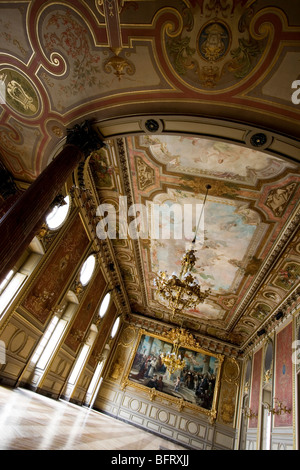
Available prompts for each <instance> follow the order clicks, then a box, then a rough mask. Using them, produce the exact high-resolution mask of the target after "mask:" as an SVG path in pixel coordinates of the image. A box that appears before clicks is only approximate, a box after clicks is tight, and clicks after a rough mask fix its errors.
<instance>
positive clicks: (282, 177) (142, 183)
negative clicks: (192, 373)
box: [93, 136, 300, 342]
mask: <svg viewBox="0 0 300 470" xmlns="http://www.w3.org/2000/svg"><path fill="white" fill-rule="evenodd" d="M191 146H192V147H193V150H194V149H195V150H194V153H193V154H192V153H191ZM197 149H200V150H201V151H200V152H199V155H200V156H203V162H202V161H201V159H200V158H197ZM203 149H204V152H202V150H203ZM231 149H232V152H230V150H231ZM119 150H120V149H119ZM205 150H207V153H208V154H212V155H213V157H214V155H216V158H215V159H213V160H212V162H210V163H209V164H208V163H207V160H206V152H205ZM123 151H124V152H125V155H126V159H127V161H128V168H127V170H126V167H123V169H122V174H123V177H124V172H125V171H127V172H128V178H129V179H130V180H131V188H132V189H131V192H130V194H129V192H128V190H127V191H126V188H125V186H121V187H120V192H119V191H118V189H117V185H115V186H114V190H113V191H111V188H112V185H111V183H110V182H109V180H107V179H105V178H102V181H103V185H102V187H101V185H99V186H98V191H99V196H100V198H101V200H102V201H104V200H105V202H112V201H113V200H114V201H115V205H116V207H118V197H119V195H128V196H129V200H130V201H131V202H132V203H135V204H142V205H143V206H145V207H146V208H147V228H148V231H147V234H148V236H143V237H140V239H139V240H138V241H132V240H129V239H128V240H116V241H115V249H116V252H117V257H118V260H119V263H120V266H121V269H122V272H123V274H124V279H125V283H126V285H127V289H128V294H129V299H130V302H131V305H132V308H133V311H135V312H137V313H141V314H147V315H150V316H154V317H155V318H160V319H164V320H169V319H170V316H171V315H170V313H171V312H170V310H168V309H167V308H165V307H163V306H162V305H161V303H160V302H159V299H158V298H157V296H156V289H155V286H154V283H153V281H154V279H155V277H156V275H157V273H158V272H159V271H160V270H162V271H164V270H166V271H167V272H168V273H169V274H172V273H173V272H176V273H177V274H179V271H180V261H181V258H182V255H183V253H184V252H185V250H186V249H187V248H189V247H191V246H192V240H193V236H194V230H195V225H197V220H198V219H197V217H196V215H197V214H196V208H197V204H199V205H201V204H202V203H203V200H204V195H205V186H206V182H208V183H209V184H210V185H211V189H210V191H209V194H208V198H207V201H206V204H205V210H204V220H203V224H202V226H201V227H200V233H199V237H197V241H196V243H195V245H194V247H195V249H196V250H197V252H196V253H197V254H196V257H197V261H196V265H195V268H194V272H193V274H195V276H196V278H197V279H198V281H199V283H200V284H201V285H202V286H203V289H204V290H206V289H207V288H210V289H211V294H210V296H209V297H208V298H207V299H206V300H205V301H204V303H203V304H199V305H198V306H197V307H196V308H194V309H193V310H190V311H185V312H184V315H182V316H181V317H180V316H178V318H177V321H178V322H179V323H180V322H181V321H184V322H187V323H188V324H190V325H193V326H194V328H195V325H196V328H197V329H200V330H201V331H205V332H207V330H208V329H210V330H212V329H214V331H215V334H217V335H218V334H219V335H220V336H221V337H223V338H225V337H226V338H227V339H228V338H234V339H235V340H236V341H241V342H242V341H243V340H245V339H246V337H248V336H249V332H250V331H252V330H253V328H256V327H257V326H258V325H259V322H260V321H262V320H263V319H265V318H266V317H267V315H268V314H270V313H271V311H273V309H274V306H275V305H276V300H275V299H277V301H278V300H279V299H281V298H282V295H283V291H281V292H280V293H278V289H277V288H279V285H281V284H280V282H279V283H278V282H277V284H276V285H277V287H275V285H274V286H273V289H272V292H273V293H272V292H270V293H269V297H268V296H264V299H263V301H262V302H261V303H259V306H258V307H255V308H253V312H252V313H251V320H249V325H251V327H249V325H248V326H247V327H244V328H242V327H241V324H240V322H239V320H240V318H241V315H242V314H241V311H240V309H241V304H242V302H243V299H244V297H245V296H246V295H247V293H248V292H249V289H250V288H251V286H252V285H254V284H255V282H256V281H258V279H260V276H261V275H263V276H264V277H265V274H264V273H263V271H264V264H265V259H266V257H268V256H271V257H272V252H273V251H274V254H273V256H274V257H275V256H276V253H277V252H276V250H275V247H276V244H277V243H278V240H279V239H280V237H282V236H283V233H284V230H285V227H286V226H287V223H288V221H289V219H290V218H291V213H295V212H297V208H298V206H299V197H300V187H299V182H300V174H299V166H297V165H295V164H292V163H290V162H283V161H279V159H277V158H275V157H270V156H269V155H267V154H263V153H260V152H257V151H255V150H250V149H244V148H238V147H236V146H233V145H227V144H226V145H221V144H220V143H219V142H216V141H212V140H210V141H205V140H203V139H200V138H196V137H194V138H193V139H191V138H182V137H178V136H157V137H155V136H141V137H135V138H133V137H132V138H127V139H126V144H124V148H123ZM102 152H103V153H104V151H102ZM119 155H122V152H120V154H119ZM103 158H104V157H102V159H103ZM110 158H111V157H109V156H108V155H107V161H106V168H107V170H106V172H107V173H108V174H109V178H110V179H114V178H115V177H116V175H114V173H115V169H114V166H113V164H111V163H108V162H109V159H110ZM231 159H235V160H236V161H237V165H236V167H233V166H232V164H231ZM195 160H197V163H198V164H197V165H196V166H195V163H194V161H195ZM218 160H220V161H222V163H221V164H222V165H223V171H222V172H220V171H219V172H217V176H216V175H215V165H216V162H217V161H218ZM226 160H227V167H226ZM174 162H175V167H176V165H177V164H178V166H180V168H181V169H180V171H178V167H176V170H175V171H173V170H174V168H173V166H174ZM251 164H252V165H251ZM93 165H94V163H93ZM252 166H253V167H252ZM120 167H122V162H121V161H120V162H119V164H118V166H117V168H120ZM183 168H184V171H185V172H184V171H183ZM194 168H196V170H197V171H194ZM226 168H227V171H226ZM232 168H234V173H233V172H232ZM116 171H117V172H118V171H119V170H116ZM191 172H192V173H193V178H192V179H191V176H190V173H191ZM195 173H196V175H195ZM186 175H187V176H186ZM98 181H99V180H98ZM104 181H107V183H104ZM123 181H124V180H123ZM105 184H107V185H108V186H107V190H106V189H105ZM109 189H110V190H109ZM116 193H117V194H116ZM174 205H177V206H178V207H179V208H180V212H179V218H178V217H177V215H178V213H177V215H176V212H170V210H169V209H170V208H172V207H173V208H174ZM185 205H187V206H186V208H187V209H186V210H187V212H186V214H188V215H190V214H191V213H194V222H193V223H192V225H189V227H192V228H191V229H189V230H186V231H185V230H184V229H183V227H182V226H180V232H176V224H179V225H180V224H182V219H181V218H180V216H183V217H184V214H185ZM198 214H199V211H198ZM159 217H160V219H159V220H158V218H159ZM201 230H203V231H202V232H201ZM176 233H177V234H179V236H178V237H177V235H176ZM181 235H182V236H181ZM121 242H122V243H121ZM134 244H138V248H136V247H134ZM296 259H297V255H296V258H295V260H296ZM133 260H134V264H133ZM296 264H297V263H296ZM294 268H295V270H296V271H294V272H293V276H294V279H295V282H297V280H298V279H299V273H298V268H296V265H295V266H294ZM290 269H292V268H290ZM262 273H263V274H262ZM291 286H292V287H293V286H294V283H293V282H292V283H291ZM274 288H275V290H277V293H275V291H274ZM281 288H282V289H283V285H281ZM274 301H275V303H274ZM277 305H278V303H277ZM260 309H261V310H260ZM243 313H244V312H243ZM232 323H235V324H237V325H239V326H238V327H237V329H236V330H234V329H232V326H231V325H232ZM224 330H225V331H227V333H224Z"/></svg>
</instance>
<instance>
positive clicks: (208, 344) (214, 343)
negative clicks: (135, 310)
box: [126, 314, 239, 358]
mask: <svg viewBox="0 0 300 470" xmlns="http://www.w3.org/2000/svg"><path fill="white" fill-rule="evenodd" d="M126 322H127V323H128V324H129V325H131V326H134V327H135V328H138V329H145V330H147V331H149V332H151V333H155V334H157V335H160V336H165V337H168V335H170V334H172V333H171V332H172V328H171V326H170V324H169V323H164V322H162V321H159V320H152V319H150V318H149V317H148V318H146V317H142V316H140V315H137V314H130V315H127V317H126ZM192 337H193V338H194V340H195V343H197V347H200V348H201V349H204V350H206V351H209V352H211V353H214V354H223V355H224V356H230V357H236V358H238V357H239V348H238V347H237V346H233V345H232V344H229V343H226V342H224V341H218V340H217V339H215V338H210V337H208V336H206V335H198V334H195V333H194V332H193V335H192Z"/></svg>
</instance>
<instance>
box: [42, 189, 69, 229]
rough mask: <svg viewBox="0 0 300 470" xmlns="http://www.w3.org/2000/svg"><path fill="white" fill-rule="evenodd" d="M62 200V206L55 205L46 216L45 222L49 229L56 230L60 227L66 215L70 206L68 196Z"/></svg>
mask: <svg viewBox="0 0 300 470" xmlns="http://www.w3.org/2000/svg"><path fill="white" fill-rule="evenodd" d="M64 201H65V204H64V205H63V206H55V207H54V209H53V210H52V211H51V212H50V214H49V215H48V216H47V217H46V224H47V225H48V227H49V228H50V230H56V229H58V228H60V227H61V226H62V224H63V223H64V222H65V220H66V218H67V216H68V212H69V208H70V196H66V197H65V198H64Z"/></svg>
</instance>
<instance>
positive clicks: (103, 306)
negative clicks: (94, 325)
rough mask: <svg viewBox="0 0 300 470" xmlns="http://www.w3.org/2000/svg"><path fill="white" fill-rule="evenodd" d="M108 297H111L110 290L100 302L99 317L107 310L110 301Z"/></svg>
mask: <svg viewBox="0 0 300 470" xmlns="http://www.w3.org/2000/svg"><path fill="white" fill-rule="evenodd" d="M110 297H111V295H110V292H108V293H107V294H106V296H105V297H104V299H103V301H102V303H101V306H100V310H99V315H100V317H101V318H103V317H104V315H105V314H106V312H107V309H108V306H109V302H110Z"/></svg>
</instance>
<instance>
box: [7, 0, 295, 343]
mask: <svg viewBox="0 0 300 470" xmlns="http://www.w3.org/2000/svg"><path fill="white" fill-rule="evenodd" d="M0 11H1V14H0V41H1V42H0V44H1V47H0V57H1V58H0V86H1V89H0V99H1V103H0V153H1V161H2V163H3V164H4V165H5V167H6V168H7V170H8V171H9V172H10V173H11V175H12V176H13V178H14V179H15V181H16V182H17V183H18V184H20V185H26V184H29V183H30V182H32V181H33V180H34V179H35V178H36V177H37V175H38V174H39V173H40V172H41V171H42V170H43V168H45V166H46V165H47V163H48V162H49V161H50V160H51V159H52V158H53V157H54V156H55V154H56V153H57V152H58V151H59V149H60V148H61V147H62V145H63V144H64V142H65V136H66V129H67V128H69V127H72V126H73V125H74V124H76V123H81V122H82V121H84V120H86V119H89V120H92V121H94V123H95V126H96V128H97V129H98V131H99V133H100V135H101V136H102V137H103V139H104V140H105V141H106V142H107V148H106V150H104V149H103V150H101V151H100V152H99V153H97V154H94V155H92V157H91V158H90V161H89V176H88V178H87V179H88V182H87V181H86V184H87V185H89V187H90V188H91V189H92V193H93V195H94V199H96V200H95V201H94V202H95V205H98V204H99V203H103V202H105V203H109V204H113V205H114V206H115V207H116V208H117V210H119V205H118V204H119V201H120V199H119V198H120V196H123V197H124V196H126V198H127V202H128V205H131V204H134V203H135V204H142V205H143V206H145V207H146V208H147V214H148V220H149V231H148V236H147V237H145V238H140V239H138V240H132V239H130V237H127V238H124V239H120V238H116V239H115V240H111V241H110V242H109V243H110V244H111V250H112V253H113V258H114V262H115V263H116V265H117V266H118V270H117V271H118V273H119V276H120V277H121V281H120V284H121V285H122V289H123V295H124V296H125V297H126V303H127V305H128V306H129V312H130V314H133V315H135V316H137V317H139V318H145V319H150V320H151V319H156V320H161V321H162V322H167V323H168V322H170V312H169V311H168V310H167V309H166V308H164V307H162V305H161V304H160V303H159V302H158V301H157V298H156V292H155V288H154V286H153V280H154V278H155V276H156V274H157V272H158V270H160V269H167V271H168V272H170V273H172V272H173V271H178V270H179V262H180V258H181V255H182V254H183V252H184V250H185V248H186V247H187V245H188V244H189V243H190V241H191V240H190V236H189V234H184V235H185V236H184V237H182V238H181V239H164V238H162V237H155V236H154V235H155V234H154V232H153V230H154V229H153V226H154V222H155V220H156V216H155V207H156V205H158V204H159V205H161V204H166V205H168V206H171V205H172V204H178V205H179V207H181V208H182V210H184V207H186V205H187V204H190V205H191V206H195V205H196V204H201V203H202V202H203V198H204V194H205V187H206V185H207V184H210V185H211V190H210V191H209V195H208V200H207V204H206V206H205V224H204V238H203V240H202V242H200V241H199V242H198V244H197V264H196V272H195V275H196V276H197V277H198V280H199V282H200V283H201V284H202V285H203V286H204V288H207V287H210V288H211V295H210V296H209V298H208V299H207V300H206V301H205V302H204V304H201V305H199V306H197V308H195V309H194V310H191V311H187V312H185V313H184V315H183V316H182V317H181V318H178V319H177V320H176V321H177V322H178V324H182V323H183V324H184V326H185V327H186V328H189V329H191V330H193V331H195V332H197V333H198V334H200V335H203V337H205V338H211V339H212V340H216V341H222V342H224V343H226V344H230V345H234V346H237V347H239V348H243V347H245V345H247V344H249V343H250V342H251V338H252V337H253V336H254V335H255V333H256V332H257V331H258V330H259V329H260V328H261V327H262V326H263V325H266V322H267V321H268V320H269V319H270V318H273V317H272V316H273V315H274V313H276V312H278V310H279V308H283V306H285V303H286V301H287V299H288V298H289V296H290V295H291V294H292V293H293V292H294V293H295V292H296V289H297V285H298V283H299V275H300V267H299V257H300V240H299V238H297V236H298V235H297V227H298V224H299V195H300V187H299V179H300V172H299V161H300V149H299V148H300V145H299V138H298V137H299V130H300V125H299V123H300V104H299V103H298V101H299V100H298V93H297V87H300V72H299V70H300V69H299V61H300V6H299V5H297V2H295V1H294V0H284V1H283V0H282V1H281V0H278V1H276V2H270V1H268V0H184V1H181V0H172V2H170V1H167V0H160V1H148V0H140V1H126V0H81V1H79V0H72V1H60V2H53V1H51V0H49V1H46V2H45V1H41V0H32V1H26V0H22V1H13V2H4V1H2V0H0ZM298 81H299V86H298V85H297V83H298ZM175 222H176V221H175ZM175 222H174V220H173V219H172V220H171V226H172V227H175V225H174V223H175ZM164 224H165V225H166V218H163V219H162V222H161V227H160V228H161V229H163V226H164ZM172 224H173V225H172Z"/></svg>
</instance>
